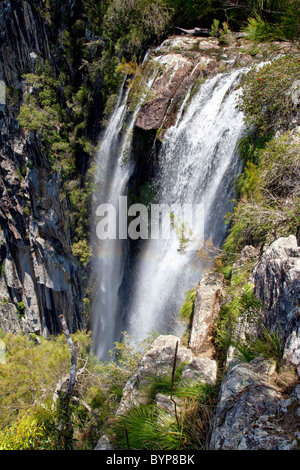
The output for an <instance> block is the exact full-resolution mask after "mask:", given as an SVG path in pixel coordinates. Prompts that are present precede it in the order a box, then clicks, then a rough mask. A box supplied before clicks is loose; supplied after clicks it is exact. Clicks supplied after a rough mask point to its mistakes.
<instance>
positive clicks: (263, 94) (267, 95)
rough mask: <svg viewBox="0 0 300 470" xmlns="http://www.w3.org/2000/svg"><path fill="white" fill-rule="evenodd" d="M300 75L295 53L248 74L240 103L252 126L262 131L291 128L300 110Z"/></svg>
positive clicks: (268, 131) (248, 123) (249, 125)
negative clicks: (296, 94)
mask: <svg viewBox="0 0 300 470" xmlns="http://www.w3.org/2000/svg"><path fill="white" fill-rule="evenodd" d="M299 74H300V62H299V60H298V59H296V58H294V57H291V56H284V57H280V58H279V59H275V60H272V61H271V62H270V63H268V64H266V65H264V66H263V67H261V68H259V70H257V69H255V68H253V69H252V70H251V71H250V72H249V73H248V74H247V77H246V81H245V83H244V86H243V93H242V96H241V101H240V105H239V106H240V109H241V110H242V111H243V112H244V114H245V118H246V124H247V125H248V127H249V128H251V127H252V126H255V128H256V129H257V131H258V132H259V133H260V134H268V133H270V132H273V133H274V132H275V131H276V130H278V129H288V127H289V124H290V121H291V120H292V118H293V117H295V116H296V115H297V111H298V107H297V103H296V101H295V100H294V99H293V84H294V83H295V81H296V80H297V79H299Z"/></svg>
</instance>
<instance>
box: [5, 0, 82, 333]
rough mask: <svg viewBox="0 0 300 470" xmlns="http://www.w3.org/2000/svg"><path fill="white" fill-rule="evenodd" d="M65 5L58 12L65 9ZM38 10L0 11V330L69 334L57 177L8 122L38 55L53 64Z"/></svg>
mask: <svg viewBox="0 0 300 470" xmlns="http://www.w3.org/2000/svg"><path fill="white" fill-rule="evenodd" d="M67 3H68V2H65V5H63V2H62V7H66V8H67V7H69V8H71V2H69V3H70V5H68V4H67ZM42 11H43V5H42V3H40V2H33V1H25V0H24V1H21V0H13V1H4V2H1V5H0V24H1V46H0V47H1V56H0V79H1V80H3V82H4V84H5V86H6V104H2V105H1V111H0V112H1V114H0V130H1V133H0V172H1V173H0V191H1V199H0V227H1V232H0V258H1V259H0V262H1V277H0V327H1V328H2V330H3V331H4V332H7V331H18V330H19V329H22V330H24V331H28V332H36V333H39V334H44V335H45V336H47V335H48V334H49V333H56V332H58V331H60V325H59V322H58V315H60V314H63V315H64V316H65V318H66V320H67V322H68V325H69V327H70V329H71V330H72V331H73V330H75V329H76V328H79V327H80V326H82V316H81V287H80V273H79V271H78V268H77V266H76V263H75V262H74V259H73V256H72V252H71V242H70V233H69V230H68V227H67V220H66V217H65V214H66V211H67V207H66V204H65V203H62V202H60V190H61V180H60V177H59V176H58V174H56V173H55V172H53V170H52V168H51V165H50V163H49V161H48V160H47V158H46V157H45V155H44V153H43V149H42V145H41V142H40V141H39V138H38V137H37V136H36V135H34V134H28V133H25V132H24V131H23V130H22V129H21V128H20V126H19V125H18V122H17V120H16V118H17V116H18V112H19V107H20V103H21V101H22V94H23V93H24V92H26V91H27V89H26V87H25V89H24V80H22V74H24V73H29V72H34V70H35V60H36V58H37V57H38V56H40V57H44V58H47V59H48V60H50V61H51V60H54V59H53V57H52V56H51V50H50V49H51V48H50V43H51V41H53V40H55V34H57V33H58V31H56V32H55V31H54V30H53V28H50V26H49V25H48V24H47V21H46V17H45V16H42V15H41V12H42ZM70 14H71V10H70Z"/></svg>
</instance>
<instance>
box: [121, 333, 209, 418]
mask: <svg viewBox="0 0 300 470" xmlns="http://www.w3.org/2000/svg"><path fill="white" fill-rule="evenodd" d="M177 342H178V344H179V346H178V350H177V356H176V367H179V366H180V365H181V364H183V365H184V368H183V372H182V376H181V380H182V382H183V383H184V382H185V381H186V382H187V383H190V382H191V381H192V380H196V381H198V382H199V381H200V382H205V383H210V384H215V383H216V378H217V377H216V375H217V368H216V362H215V361H214V360H212V359H209V358H203V359H201V358H198V357H196V356H195V355H194V354H193V352H192V351H191V350H190V349H189V348H187V347H185V346H182V345H181V344H180V339H179V338H177V337H176V336H173V335H166V336H159V337H158V338H157V339H156V340H155V341H154V342H153V344H152V345H151V347H150V349H149V351H147V353H146V354H145V355H144V357H143V358H142V359H141V361H140V363H139V365H138V368H137V370H136V372H135V374H134V375H133V376H132V377H131V378H130V379H129V381H128V382H127V384H126V385H125V387H124V390H123V397H122V400H121V402H120V405H119V407H118V410H117V415H121V414H124V413H126V412H127V411H128V410H129V409H130V408H131V407H133V406H139V405H141V404H146V403H149V393H148V388H149V380H150V381H151V380H153V379H155V378H158V377H162V376H164V375H168V376H169V377H171V374H172V370H173V365H174V358H175V350H176V343H177ZM161 400H162V397H159V401H161Z"/></svg>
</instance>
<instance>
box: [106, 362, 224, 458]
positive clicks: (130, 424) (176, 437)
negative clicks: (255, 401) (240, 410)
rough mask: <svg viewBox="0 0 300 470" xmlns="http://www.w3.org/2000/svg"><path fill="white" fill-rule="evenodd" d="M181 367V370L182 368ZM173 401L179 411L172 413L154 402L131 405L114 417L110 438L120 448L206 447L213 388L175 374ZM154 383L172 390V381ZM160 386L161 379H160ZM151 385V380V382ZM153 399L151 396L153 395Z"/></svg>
mask: <svg viewBox="0 0 300 470" xmlns="http://www.w3.org/2000/svg"><path fill="white" fill-rule="evenodd" d="M181 370H182V369H181ZM177 375H178V377H177V381H176V384H175V388H174V400H175V401H176V402H177V405H178V407H179V408H180V412H178V413H177V419H176V417H175V414H174V413H172V412H167V411H166V410H164V409H162V408H160V407H158V406H156V405H155V403H154V401H150V403H149V404H148V405H140V406H138V407H133V408H131V409H130V410H129V411H128V412H127V413H126V414H125V415H122V416H120V417H117V418H116V420H115V422H114V424H113V427H112V429H111V433H112V439H113V441H114V443H115V445H116V446H117V448H119V449H141V450H150V449H155V450H184V449H197V450H200V449H201V450H202V449H205V448H207V441H208V439H209V433H210V428H211V420H212V404H213V401H214V399H215V395H216V389H215V387H212V386H210V385H207V384H205V383H201V382H198V383H197V384H194V383H192V384H187V383H182V382H180V381H179V379H180V372H179V374H177ZM155 382H157V380H155V379H154V382H153V386H154V387H155V390H156V392H157V391H160V392H164V393H165V394H167V395H169V394H170V392H171V381H170V377H169V381H168V379H166V380H164V381H163V388H161V387H160V388H157V387H158V384H157V383H155ZM159 382H160V384H161V385H162V381H161V378H160V380H159ZM150 384H151V381H150ZM153 400H154V397H153Z"/></svg>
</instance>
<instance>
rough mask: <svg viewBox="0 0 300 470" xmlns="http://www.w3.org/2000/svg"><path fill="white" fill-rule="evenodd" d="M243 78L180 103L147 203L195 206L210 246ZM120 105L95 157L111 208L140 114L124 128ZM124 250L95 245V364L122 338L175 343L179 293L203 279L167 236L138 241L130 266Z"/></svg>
mask: <svg viewBox="0 0 300 470" xmlns="http://www.w3.org/2000/svg"><path fill="white" fill-rule="evenodd" d="M243 73H244V71H243V70H235V71H233V72H230V73H227V74H225V73H224V74H218V75H216V76H214V77H213V78H207V79H206V81H205V82H204V83H203V84H202V85H201V87H200V89H199V91H198V92H197V93H196V94H194V96H193V97H192V98H190V97H189V99H185V100H184V101H183V104H182V107H181V109H180V111H179V113H178V118H177V121H176V123H175V124H174V126H173V127H171V128H170V129H169V130H168V131H167V132H166V134H165V136H164V141H163V144H162V148H161V150H160V152H159V157H158V159H159V170H158V173H157V175H156V177H155V181H154V182H153V187H154V189H155V197H154V200H153V203H156V204H166V205H168V206H170V207H171V206H172V205H173V204H179V205H180V206H183V205H184V204H190V205H191V206H193V207H194V206H195V205H197V204H198V205H201V206H202V207H203V211H204V212H203V217H204V220H203V226H204V235H205V239H209V238H211V239H212V240H213V243H214V244H216V245H220V244H221V243H222V241H223V239H224V236H225V232H226V225H225V220H224V216H225V214H226V213H227V212H228V211H229V210H231V209H232V203H231V199H232V197H233V195H234V184H233V183H234V180H235V177H236V176H237V174H238V173H239V171H240V162H239V159H238V153H237V143H238V140H239V138H240V136H241V135H242V132H243V129H244V124H243V115H242V113H241V112H240V111H239V110H238V109H237V107H236V104H237V97H238V95H239V92H240V91H239V87H238V84H239V82H240V78H241V76H242V74H243ZM152 79H153V78H152ZM187 96H188V95H187ZM126 99H127V97H126V94H125V95H124V96H121V95H120V97H119V102H118V105H117V106H116V108H115V111H114V113H113V115H112V117H111V119H110V122H109V126H108V128H107V131H106V134H105V135H104V138H103V140H102V144H101V146H100V150H99V156H100V157H101V158H100V157H99V160H101V165H100V166H99V172H100V173H101V181H102V184H101V187H102V188H103V189H102V190H101V191H102V195H101V198H102V200H103V201H104V200H105V202H108V203H109V202H111V203H112V204H114V205H115V207H117V200H118V198H119V196H120V195H125V194H126V185H127V182H128V180H129V178H130V175H131V174H132V171H133V167H132V163H130V162H129V163H127V164H126V165H125V166H124V165H122V164H121V163H122V160H124V154H125V153H126V148H127V150H128V145H130V137H131V133H132V130H133V127H134V123H135V119H136V116H137V114H138V111H139V108H138V107H137V109H136V110H135V112H134V113H133V115H131V117H130V120H129V122H127V121H126V118H127V117H128V116H127V113H126ZM124 123H126V127H125V132H124ZM127 248H128V243H127V242H126V241H124V240H118V239H116V240H105V241H103V242H102V243H100V250H99V257H100V260H99V268H98V271H99V280H98V294H99V295H98V296H96V301H95V305H96V309H97V315H95V322H94V328H93V331H94V344H95V350H96V354H97V356H98V357H100V358H102V359H106V358H107V351H108V349H109V348H111V347H112V344H113V341H118V340H119V339H120V333H121V331H122V330H123V331H126V332H127V333H128V334H129V335H131V336H132V339H133V341H134V342H135V343H137V344H138V342H139V341H142V340H143V339H145V338H146V337H147V335H148V334H149V333H151V332H152V331H158V332H159V333H166V332H170V331H172V332H173V333H176V334H179V335H180V334H181V333H182V330H181V326H180V323H178V322H177V321H176V318H177V314H178V310H179V308H180V306H181V304H182V302H183V300H184V297H185V292H186V291H187V290H189V289H190V288H192V287H194V286H195V285H197V283H198V282H199V280H200V279H201V277H202V275H203V272H204V268H203V264H202V263H201V260H199V257H197V252H196V251H195V250H188V251H187V252H182V251H180V250H179V240H178V238H176V237H174V236H173V237H172V238H171V239H169V240H167V239H158V240H154V239H151V238H149V239H146V240H141V241H140V242H139V245H138V256H136V257H135V260H134V261H132V263H133V264H132V265H131V266H128V261H127V263H126V253H127V251H126V250H127ZM198 248H199V247H198ZM120 290H121V291H122V303H121V302H120ZM126 293H127V294H126Z"/></svg>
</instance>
